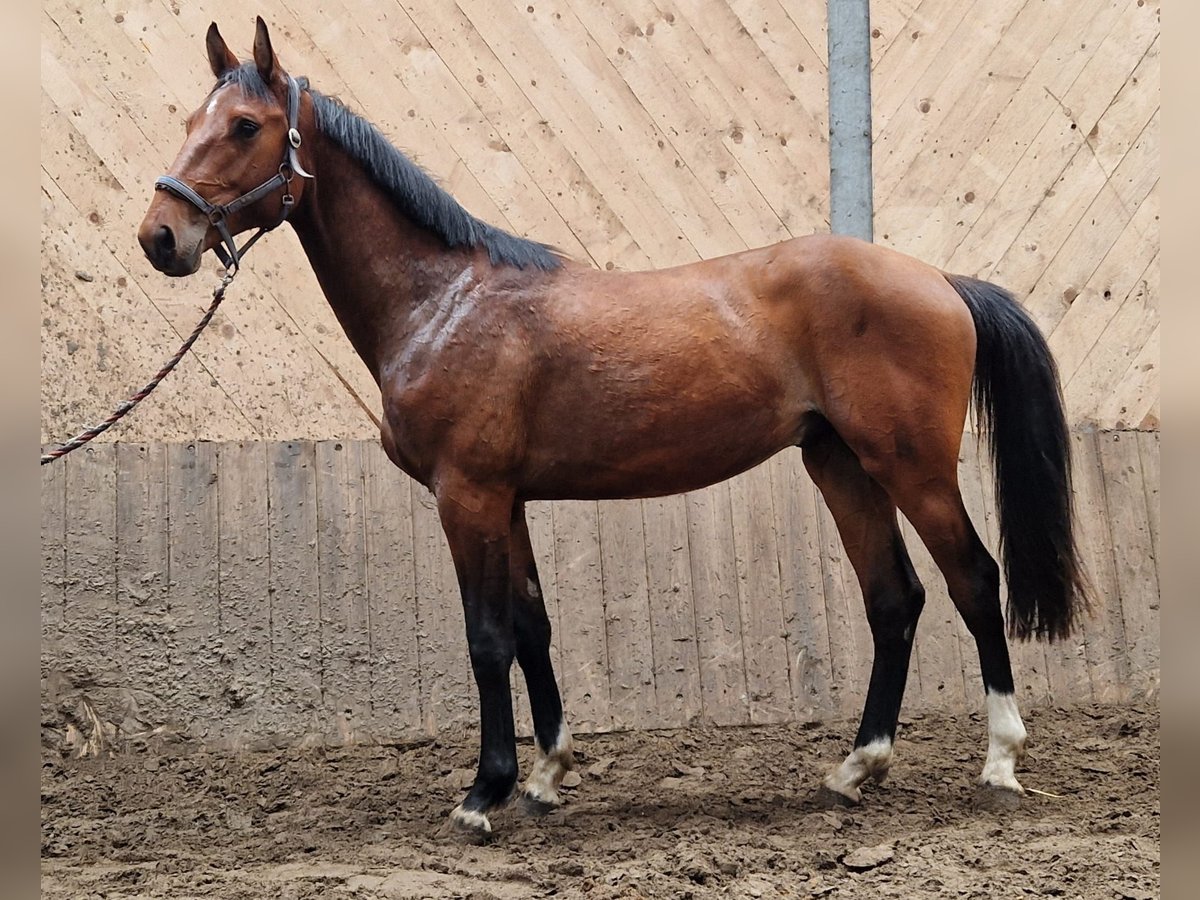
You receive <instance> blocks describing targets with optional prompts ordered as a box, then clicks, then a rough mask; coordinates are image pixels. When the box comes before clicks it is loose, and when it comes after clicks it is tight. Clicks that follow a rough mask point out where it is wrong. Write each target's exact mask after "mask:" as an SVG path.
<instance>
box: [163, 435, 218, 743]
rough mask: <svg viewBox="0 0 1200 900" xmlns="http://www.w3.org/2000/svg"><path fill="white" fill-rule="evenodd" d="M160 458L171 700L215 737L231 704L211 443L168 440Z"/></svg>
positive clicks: (193, 724) (196, 729)
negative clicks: (165, 524) (164, 503)
mask: <svg viewBox="0 0 1200 900" xmlns="http://www.w3.org/2000/svg"><path fill="white" fill-rule="evenodd" d="M166 457H167V458H166V468H167V504H168V507H169V509H170V524H169V544H168V565H169V567H170V573H171V575H170V582H169V584H168V586H167V590H168V597H167V599H168V602H169V604H170V611H171V623H172V625H173V626H174V628H173V640H172V641H171V643H170V658H171V670H172V678H173V682H174V684H175V686H176V691H175V694H174V696H173V697H172V703H174V704H175V705H176V708H177V710H178V715H180V717H181V718H182V720H183V722H184V723H185V724H186V725H187V730H188V733H189V734H191V735H193V736H194V737H197V738H199V739H201V740H211V741H214V742H220V741H222V740H225V739H227V738H228V736H227V735H226V734H224V733H222V732H220V731H217V730H215V729H217V728H218V727H219V726H220V723H222V722H223V721H224V719H225V716H226V714H227V713H228V711H229V705H230V704H229V698H228V695H227V692H226V690H225V688H226V686H227V684H228V681H227V677H226V672H225V671H224V667H223V665H222V662H221V660H222V657H223V656H224V654H225V648H224V646H223V644H222V640H221V595H220V581H219V572H220V565H219V553H218V550H217V540H218V534H219V529H218V526H217V459H216V449H215V446H214V445H213V444H211V443H209V442H207V441H192V442H190V443H187V444H169V445H168V446H167V452H166Z"/></svg>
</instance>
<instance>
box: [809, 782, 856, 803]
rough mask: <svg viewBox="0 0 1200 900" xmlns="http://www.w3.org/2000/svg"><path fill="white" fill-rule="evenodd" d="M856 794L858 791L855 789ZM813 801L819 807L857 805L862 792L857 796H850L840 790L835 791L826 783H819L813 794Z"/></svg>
mask: <svg viewBox="0 0 1200 900" xmlns="http://www.w3.org/2000/svg"><path fill="white" fill-rule="evenodd" d="M855 793H856V794H858V791H857V790H855ZM813 802H814V803H816V804H817V806H819V807H821V809H838V808H841V807H846V806H858V804H859V803H861V802H862V794H858V796H857V797H852V796H850V795H849V794H843V793H842V792H841V791H835V790H834V789H833V788H831V787H829V786H828V785H825V784H823V785H821V786H820V787H819V788H817V790H816V792H815V793H814V794H813Z"/></svg>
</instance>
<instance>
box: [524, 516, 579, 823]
mask: <svg viewBox="0 0 1200 900" xmlns="http://www.w3.org/2000/svg"><path fill="white" fill-rule="evenodd" d="M509 551H510V552H509V566H510V571H511V576H510V580H511V582H512V590H513V632H514V634H515V636H516V642H517V646H516V652H517V663H518V664H519V665H520V666H521V671H522V672H523V673H524V675H525V686H526V689H527V690H528V691H529V706H530V709H531V711H532V713H533V733H534V743H535V744H536V745H537V759H536V760H535V761H534V764H533V769H532V770H531V771H530V773H529V777H528V778H527V779H526V781H525V787H524V789H523V791H522V805H523V806H524V808H525V809H527V810H528V811H530V812H534V813H542V812H546V811H547V810H549V809H552V808H554V807H556V806H560V805H561V804H562V799H561V798H560V797H559V795H558V787H559V785H560V784H561V783H562V780H563V776H564V775H566V774H567V772H568V771H570V770H571V769H572V768H574V765H575V756H574V752H573V747H572V740H571V732H570V730H569V729H568V728H567V725H566V721H565V719H564V718H563V708H562V698H561V697H560V695H559V692H558V684H557V682H556V681H555V678H554V664H553V663H552V661H551V659H550V619H549V617H548V616H547V615H546V605H545V602H544V601H543V599H542V586H541V581H540V580H539V578H538V573H537V562H536V561H535V559H534V556H533V545H532V544H531V543H530V540H529V526H528V524H527V523H526V521H525V508H524V504H521V503H517V504H516V505H515V506H514V507H513V513H512V525H511V528H510V532H509Z"/></svg>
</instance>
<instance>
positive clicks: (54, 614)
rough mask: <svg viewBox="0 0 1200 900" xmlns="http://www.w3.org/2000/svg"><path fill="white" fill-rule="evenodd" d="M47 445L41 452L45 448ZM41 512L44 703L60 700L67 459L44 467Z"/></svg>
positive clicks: (65, 588)
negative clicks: (60, 646)
mask: <svg viewBox="0 0 1200 900" xmlns="http://www.w3.org/2000/svg"><path fill="white" fill-rule="evenodd" d="M46 449H47V448H46V447H43V448H42V451H43V452H45V451H46ZM40 468H41V472H40V476H41V480H42V489H41V513H42V589H41V626H42V627H41V634H42V665H41V674H42V702H43V704H45V703H47V702H49V703H50V704H54V703H55V702H56V701H57V699H58V688H59V685H58V681H59V678H58V673H59V668H60V666H61V657H60V656H59V648H58V642H59V634H60V633H61V630H62V627H63V613H64V609H65V606H66V602H67V571H66V556H67V552H66V551H67V547H66V537H67V460H66V459H60V460H59V461H58V462H54V463H50V464H48V465H44V466H41V467H40Z"/></svg>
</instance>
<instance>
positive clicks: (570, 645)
mask: <svg viewBox="0 0 1200 900" xmlns="http://www.w3.org/2000/svg"><path fill="white" fill-rule="evenodd" d="M552 508H553V515H554V564H555V572H556V576H557V585H558V610H559V621H560V623H561V627H560V630H559V634H560V635H561V637H560V638H559V647H560V648H561V653H562V670H561V675H560V679H561V687H562V693H563V706H564V708H565V709H566V711H567V712H566V714H567V717H568V721H570V722H571V723H573V727H575V728H576V729H577V730H579V731H584V732H587V731H608V730H610V729H611V728H612V711H611V708H610V706H609V697H608V669H609V660H608V647H607V645H606V641H605V626H604V594H603V584H602V579H601V574H600V542H599V540H598V538H597V533H598V531H599V512H598V510H597V507H596V504H595V503H594V502H566V503H555V504H553V507H552Z"/></svg>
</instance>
